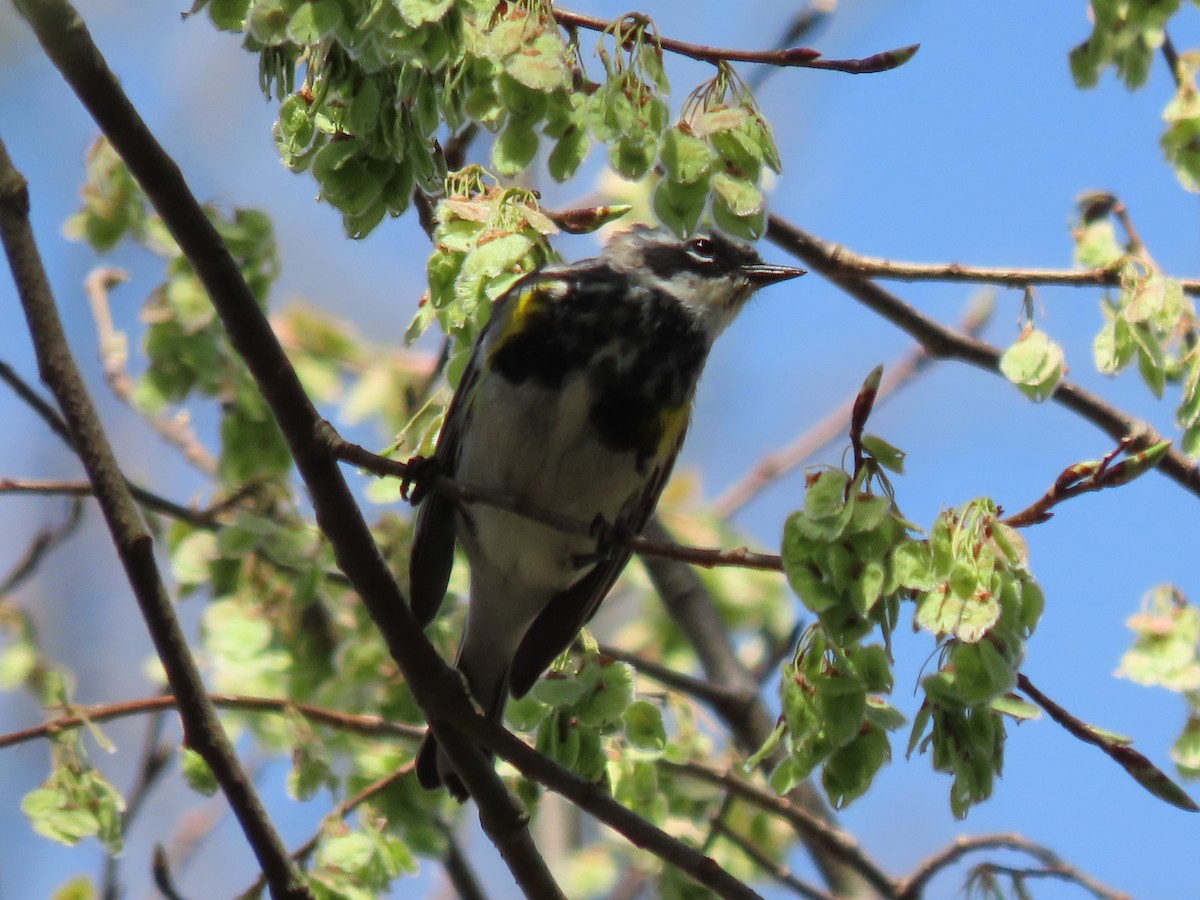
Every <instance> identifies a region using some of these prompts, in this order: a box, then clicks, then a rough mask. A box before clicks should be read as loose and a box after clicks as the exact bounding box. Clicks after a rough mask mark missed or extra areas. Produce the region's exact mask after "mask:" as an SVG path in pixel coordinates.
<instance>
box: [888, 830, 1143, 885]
mask: <svg viewBox="0 0 1200 900" xmlns="http://www.w3.org/2000/svg"><path fill="white" fill-rule="evenodd" d="M982 850H1013V851H1016V852H1018V853H1026V854H1028V855H1029V856H1032V857H1033V858H1034V859H1036V860H1037V861H1038V862H1039V863H1041V864H1042V866H1044V869H1042V870H1039V871H1043V872H1045V873H1046V874H1054V875H1055V876H1057V877H1060V878H1065V879H1067V880H1069V881H1073V882H1075V883H1076V884H1078V885H1080V886H1081V887H1083V888H1086V889H1087V890H1089V891H1091V892H1092V893H1093V894H1095V895H1096V896H1097V897H1101V898H1103V900H1129V895H1128V894H1122V893H1120V892H1118V891H1114V890H1112V889H1111V888H1108V887H1105V886H1104V885H1102V884H1100V882H1098V881H1096V880H1095V879H1094V878H1091V877H1090V876H1088V875H1085V874H1084V873H1083V872H1080V871H1079V870H1077V869H1075V868H1073V867H1072V866H1069V865H1067V864H1066V863H1064V862H1063V861H1062V860H1061V859H1059V857H1058V856H1057V854H1055V853H1054V852H1053V851H1052V850H1050V849H1048V848H1046V847H1043V846H1042V845H1040V844H1036V843H1034V842H1033V841H1031V840H1029V839H1028V838H1026V837H1022V836H1021V835H1019V834H981V835H978V836H975V837H966V836H959V837H957V838H955V839H954V841H953V842H951V843H950V845H949V846H947V847H943V848H942V849H941V850H939V851H937V852H936V853H934V854H933V855H932V856H930V857H928V858H927V859H925V860H923V861H922V862H921V864H920V865H919V866H918V867H917V869H916V871H915V872H913V873H912V874H911V875H909V876H908V877H907V878H904V879H902V880H901V882H900V884H899V886H898V888H897V893H896V898H897V900H919V898H920V897H922V896H923V895H924V892H925V890H926V889H927V887H928V886H929V882H930V881H931V880H932V879H933V878H934V877H935V876H936V875H937V874H938V873H939V872H940V871H942V870H943V869H945V868H947V867H948V866H951V865H953V864H954V863H956V862H958V861H959V860H960V859H962V858H963V857H964V856H966V855H967V854H969V853H977V852H979V851H982Z"/></svg>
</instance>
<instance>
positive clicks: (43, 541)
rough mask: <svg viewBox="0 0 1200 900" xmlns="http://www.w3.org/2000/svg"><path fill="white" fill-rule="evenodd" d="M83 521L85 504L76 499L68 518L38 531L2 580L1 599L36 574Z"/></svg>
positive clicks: (0, 585) (1, 484) (0, 583)
mask: <svg viewBox="0 0 1200 900" xmlns="http://www.w3.org/2000/svg"><path fill="white" fill-rule="evenodd" d="M0 492H3V479H0ZM82 519H83V504H82V503H80V502H79V500H78V499H76V500H73V501H72V502H71V505H70V507H69V508H68V510H67V515H66V518H64V519H63V521H62V522H60V523H59V524H58V525H55V526H53V527H51V528H43V529H41V530H40V531H38V533H37V534H35V535H34V536H33V539H32V540H30V542H29V546H28V547H26V548H25V552H24V553H22V554H21V558H20V559H19V560H17V562H16V564H15V565H14V566H13V567H12V568H11V569H10V570H9V572H8V574H7V575H5V576H4V577H3V578H2V579H0V597H4V596H6V595H8V594H11V593H12V592H13V591H15V590H16V589H17V588H18V587H19V586H20V585H21V584H22V582H24V581H25V579H26V578H28V577H29V576H30V575H32V574H33V573H34V572H36V571H37V567H38V566H39V565H41V563H42V560H43V559H45V558H46V554H48V553H49V552H50V551H51V550H53V549H54V548H55V547H57V546H58V545H59V544H61V543H62V542H63V541H65V540H66V539H67V538H69V537H70V536H71V535H72V534H74V533H75V529H76V528H77V527H78V526H79V523H80V521H81V520H82Z"/></svg>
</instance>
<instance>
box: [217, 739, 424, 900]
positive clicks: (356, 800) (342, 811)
mask: <svg viewBox="0 0 1200 900" xmlns="http://www.w3.org/2000/svg"><path fill="white" fill-rule="evenodd" d="M419 731H420V733H422V734H423V733H424V729H419ZM411 773H412V763H409V764H407V765H403V766H400V768H398V769H395V770H393V771H391V772H388V773H387V774H386V775H383V776H381V777H379V778H377V779H375V780H374V781H372V782H371V783H370V784H368V785H367V786H366V787H364V788H362V789H361V790H360V791H359V792H358V793H356V794H355V795H354V796H353V797H350V798H348V799H346V800H343V801H342V802H341V803H339V804H338V805H337V806H335V807H334V808H333V809H332V810H330V811H329V812H328V813H326V814H325V817H324V819H323V820H322V824H321V826H320V827H319V828H318V829H317V830H316V831H315V832H313V834H312V835H311V836H310V837H309V838H308V839H307V840H306V841H304V843H302V844H301V845H300V846H298V847H297V848H296V849H295V850H293V851H292V859H293V860H294V861H295V862H296V863H303V862H304V861H305V860H307V859H308V858H309V857H310V856H312V854H313V852H314V851H315V850H316V849H317V845H318V844H320V843H321V836H322V835H323V834H324V830H325V825H324V823H325V822H331V821H334V820H339V821H340V820H341V819H344V818H346V816H348V815H350V813H352V812H353V811H354V810H355V809H357V808H358V807H360V806H362V805H363V804H364V803H366V802H367V801H368V800H370V799H371V798H372V797H374V796H375V795H376V794H378V793H380V792H381V791H384V790H386V789H387V788H388V787H390V786H391V785H392V784H394V783H395V782H397V781H399V780H400V779H401V778H404V777H406V776H408V775H409V774H411ZM263 887H265V883H264V880H263V877H262V876H261V875H259V877H258V878H257V879H256V880H255V882H254V883H253V884H252V885H250V887H248V888H246V889H245V890H244V891H242V892H241V893H239V894H238V895H237V896H238V897H239V898H251V897H258V896H259V895H260V894H261V893H262V890H263Z"/></svg>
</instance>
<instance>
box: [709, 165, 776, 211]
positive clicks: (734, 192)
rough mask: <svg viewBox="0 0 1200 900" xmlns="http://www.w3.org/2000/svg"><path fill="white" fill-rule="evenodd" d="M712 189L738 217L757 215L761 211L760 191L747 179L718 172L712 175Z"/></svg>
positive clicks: (761, 197)
mask: <svg viewBox="0 0 1200 900" xmlns="http://www.w3.org/2000/svg"><path fill="white" fill-rule="evenodd" d="M712 189H713V192H714V193H715V194H716V196H718V197H720V198H721V199H722V200H723V201H724V202H725V204H726V205H727V206H728V207H729V211H730V212H732V213H733V215H735V216H737V217H738V218H739V219H746V218H749V217H751V216H757V215H760V214H761V213H762V211H763V205H764V204H763V195H762V191H760V190H759V189H758V188H757V187H756V186H755V185H754V183H753V182H751V181H749V180H748V179H745V178H735V177H734V176H732V175H729V174H728V173H726V172H718V173H717V174H715V175H714V176H713V177H712Z"/></svg>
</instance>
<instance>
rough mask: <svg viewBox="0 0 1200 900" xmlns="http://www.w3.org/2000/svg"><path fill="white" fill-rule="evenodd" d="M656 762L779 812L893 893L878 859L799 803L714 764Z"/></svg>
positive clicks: (886, 893)
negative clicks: (778, 795)
mask: <svg viewBox="0 0 1200 900" xmlns="http://www.w3.org/2000/svg"><path fill="white" fill-rule="evenodd" d="M658 764H659V765H660V766H662V767H664V768H666V769H668V770H670V771H672V772H678V773H679V774H680V775H683V776H686V777H688V778H695V779H698V780H700V781H703V782H706V783H707V784H711V785H714V786H716V787H720V788H724V789H725V790H727V791H729V792H730V793H731V794H733V795H735V796H737V797H740V798H741V799H743V800H745V801H746V802H747V803H750V804H752V805H754V806H756V807H758V808H759V809H761V810H764V811H765V812H769V813H771V814H772V815H776V816H779V817H780V818H782V819H784V820H786V821H787V822H789V823H790V824H791V825H792V826H793V827H794V828H795V829H796V830H797V832H799V833H800V834H802V835H804V836H805V837H807V838H809V839H810V840H811V841H813V842H814V843H818V844H820V845H821V846H823V847H824V848H825V849H826V850H827V851H828V852H829V853H830V854H832V855H833V856H835V857H836V858H837V859H839V860H841V861H842V862H843V863H844V864H846V865H847V866H849V867H850V869H852V870H853V871H854V872H856V873H858V875H859V876H860V877H861V878H862V879H863V880H864V881H865V882H866V883H867V884H868V885H870V887H871V888H872V889H873V890H874V891H876V892H878V893H879V894H882V895H883V896H884V897H892V896H894V895H895V885H893V883H892V880H891V879H890V878H888V876H887V873H886V872H884V871H883V869H882V868H881V867H880V866H879V864H878V863H876V862H875V861H873V860H872V859H871V858H870V857H869V856H867V854H866V853H865V852H864V851H863V850H862V848H860V847H859V846H858V842H857V841H855V840H854V838H852V837H851V836H850V835H848V834H846V832H844V831H842V830H841V829H840V828H838V827H837V826H836V825H833V824H831V823H830V822H828V821H826V820H825V819H824V818H822V817H821V816H818V815H816V814H815V813H813V812H811V811H810V810H808V809H806V808H804V807H803V806H800V805H798V804H796V803H793V802H792V801H790V800H789V799H788V798H786V797H777V796H776V795H775V794H773V793H771V792H770V791H768V790H766V789H764V788H761V787H759V786H757V785H755V784H752V783H751V782H749V781H747V780H746V779H744V778H739V777H738V776H736V775H734V774H733V773H732V772H729V771H726V770H722V769H720V768H717V767H716V766H709V765H705V764H704V763H699V762H686V763H677V762H670V761H667V760H660V761H659V763H658ZM834 894H835V896H839V897H840V896H844V894H842V893H841V892H839V891H838V890H837V888H836V886H835V889H834Z"/></svg>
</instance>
